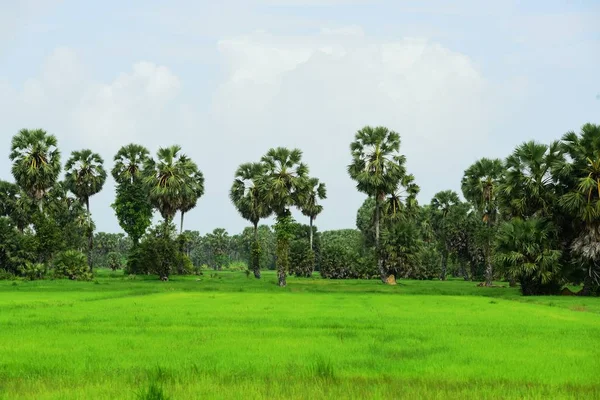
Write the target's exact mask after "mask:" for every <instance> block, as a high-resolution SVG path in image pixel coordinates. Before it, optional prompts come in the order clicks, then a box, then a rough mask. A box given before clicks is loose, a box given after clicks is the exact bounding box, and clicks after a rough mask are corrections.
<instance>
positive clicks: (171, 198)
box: [144, 145, 197, 227]
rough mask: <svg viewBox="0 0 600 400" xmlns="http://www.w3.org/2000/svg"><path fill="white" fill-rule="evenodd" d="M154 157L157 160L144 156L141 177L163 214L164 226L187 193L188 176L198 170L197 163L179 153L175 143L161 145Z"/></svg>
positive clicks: (167, 223)
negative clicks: (169, 145) (143, 176)
mask: <svg viewBox="0 0 600 400" xmlns="http://www.w3.org/2000/svg"><path fill="white" fill-rule="evenodd" d="M157 157H158V161H157V162H155V161H154V160H152V159H148V160H146V162H145V164H144V174H145V175H146V177H145V179H144V181H145V183H146V185H147V187H148V189H149V197H150V202H151V203H152V205H153V206H154V207H155V208H156V209H157V210H158V211H159V212H160V214H161V216H162V217H163V218H164V220H165V227H166V226H168V225H169V224H170V223H171V222H172V221H173V217H174V216H175V213H176V212H177V210H179V209H180V207H181V205H182V203H183V199H184V198H185V196H187V195H188V190H189V182H188V180H189V177H190V176H194V174H195V173H196V172H197V167H196V165H195V164H194V163H193V162H192V161H191V160H190V159H189V158H187V157H186V156H185V155H183V154H182V152H181V146H178V145H175V146H171V147H161V148H160V149H158V153H157Z"/></svg>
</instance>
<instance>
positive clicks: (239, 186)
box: [229, 163, 272, 279]
mask: <svg viewBox="0 0 600 400" xmlns="http://www.w3.org/2000/svg"><path fill="white" fill-rule="evenodd" d="M264 179H265V166H264V165H263V164H261V163H245V164H242V165H240V166H239V167H238V169H237V170H236V172H235V179H234V181H233V185H232V186H231V190H230V192H229V198H230V199H231V201H232V203H233V204H234V206H235V208H236V209H237V210H238V212H239V213H240V214H241V216H242V217H243V218H244V219H247V220H248V221H250V222H251V223H252V226H253V228H254V240H253V244H252V251H251V255H250V269H252V270H253V272H254V277H255V278H256V279H260V252H261V250H260V244H259V241H258V223H259V221H260V220H261V219H262V218H268V217H269V216H270V215H271V213H272V210H271V208H270V207H269V205H268V204H267V203H266V202H265V201H264V199H265V194H263V193H262V192H261V190H264V186H263V185H261V182H262V181H264Z"/></svg>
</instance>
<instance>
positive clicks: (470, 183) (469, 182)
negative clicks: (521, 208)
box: [461, 158, 504, 286]
mask: <svg viewBox="0 0 600 400" xmlns="http://www.w3.org/2000/svg"><path fill="white" fill-rule="evenodd" d="M503 173H504V166H503V164H502V161H500V160H498V159H489V158H482V159H480V160H478V161H477V162H475V163H474V164H473V165H471V166H470V167H469V168H467V170H466V171H465V174H464V177H463V179H462V181H461V187H462V192H463V195H464V196H465V198H466V199H467V200H468V201H470V202H471V203H472V204H473V206H474V207H475V208H476V209H477V210H478V211H479V212H480V213H481V215H482V216H483V217H482V219H483V222H484V223H485V224H486V227H487V229H486V231H485V233H486V235H485V236H486V237H485V258H486V269H485V284H486V286H491V285H492V278H493V273H494V271H493V266H492V235H493V232H492V228H493V227H494V226H495V224H496V220H497V217H498V201H497V200H498V191H499V189H498V188H499V186H500V181H501V179H502V175H503Z"/></svg>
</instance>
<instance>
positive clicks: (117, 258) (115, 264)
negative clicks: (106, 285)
mask: <svg viewBox="0 0 600 400" xmlns="http://www.w3.org/2000/svg"><path fill="white" fill-rule="evenodd" d="M106 266H107V267H108V268H110V269H111V270H113V271H116V270H118V269H121V268H122V267H123V262H122V260H121V255H120V254H119V253H115V252H110V253H108V254H107V255H106Z"/></svg>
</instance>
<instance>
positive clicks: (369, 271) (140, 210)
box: [0, 124, 600, 295]
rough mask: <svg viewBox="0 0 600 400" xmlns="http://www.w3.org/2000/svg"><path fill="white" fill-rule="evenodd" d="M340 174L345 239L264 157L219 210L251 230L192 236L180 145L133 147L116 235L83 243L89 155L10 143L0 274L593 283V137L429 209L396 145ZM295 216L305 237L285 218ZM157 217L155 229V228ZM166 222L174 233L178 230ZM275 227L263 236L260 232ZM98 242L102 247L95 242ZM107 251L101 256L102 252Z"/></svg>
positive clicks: (596, 213) (441, 198)
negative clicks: (354, 196)
mask: <svg viewBox="0 0 600 400" xmlns="http://www.w3.org/2000/svg"><path fill="white" fill-rule="evenodd" d="M349 155H350V159H351V162H350V163H349V165H348V166H347V172H348V175H349V177H350V178H351V179H353V180H354V181H355V182H356V188H357V190H358V191H359V192H362V193H364V194H366V196H367V198H366V200H365V202H364V203H363V205H362V206H361V207H360V209H359V210H357V217H356V229H346V230H339V231H326V232H318V229H317V228H316V226H315V225H314V221H315V219H316V218H317V217H318V216H319V215H320V214H321V212H322V211H323V207H322V205H321V204H320V203H321V200H323V199H325V198H326V196H327V191H326V187H325V184H324V183H322V182H321V181H320V180H319V179H318V178H316V177H314V176H311V175H310V173H309V167H308V166H307V165H306V164H305V163H304V162H303V161H302V151H301V150H299V149H288V148H283V147H277V148H272V149H270V150H269V151H267V152H266V153H265V155H264V156H263V157H261V158H260V159H259V160H256V161H254V162H247V163H243V164H241V165H240V166H239V168H238V169H237V170H236V171H235V173H234V177H233V183H232V186H231V189H230V193H229V197H230V200H231V202H232V204H233V205H234V207H235V208H236V209H237V211H238V212H239V214H240V216H241V217H242V218H244V219H245V220H247V221H248V222H249V224H250V225H251V226H250V227H248V228H246V229H245V230H244V231H243V232H242V233H241V234H237V235H232V236H230V235H229V234H228V233H227V232H226V231H225V230H224V229H215V230H214V231H213V232H211V233H209V234H206V235H204V236H201V235H200V234H199V233H198V232H193V231H186V230H184V217H185V214H186V213H187V212H189V211H190V210H192V209H193V208H194V207H196V205H197V202H198V199H199V198H200V197H202V196H203V194H204V176H203V174H202V172H201V171H200V169H199V168H198V166H197V164H196V163H195V162H194V161H193V160H191V159H190V158H189V157H187V156H186V155H185V153H183V151H182V148H181V147H180V146H170V147H164V148H160V149H159V150H158V152H157V153H156V156H155V157H152V156H151V154H150V152H149V151H148V149H146V148H145V147H144V146H142V145H139V144H129V145H126V146H124V147H122V148H121V149H120V150H119V151H118V152H117V154H116V155H115V156H114V167H113V169H112V170H111V171H110V172H111V174H112V176H113V178H114V179H115V182H116V195H115V200H114V202H113V204H112V207H113V209H114V211H115V215H116V217H117V219H118V221H119V225H120V226H121V228H122V229H123V231H124V232H125V233H126V235H123V234H121V235H120V236H118V238H116V237H114V236H111V235H110V234H105V233H94V231H95V226H94V222H93V219H92V217H91V211H90V201H89V200H90V197H92V196H94V195H95V194H97V193H98V192H100V191H101V190H102V188H103V185H104V183H105V181H106V177H107V172H106V171H105V169H104V161H103V160H102V158H101V157H100V155H99V154H97V153H94V152H93V151H91V150H89V149H84V150H80V151H75V152H73V153H72V154H71V155H70V157H69V158H68V160H67V162H66V163H65V166H64V168H65V169H64V172H65V173H64V178H63V179H62V180H60V179H59V176H60V173H61V171H62V164H61V153H60V151H59V149H58V144H57V139H56V137H55V136H54V135H50V134H48V133H47V132H45V131H43V130H26V129H24V130H21V131H20V132H19V133H17V134H16V135H15V136H14V137H13V139H12V142H11V152H10V159H11V161H12V175H13V177H14V183H11V182H0V196H1V197H0V200H1V203H0V204H1V207H0V239H1V240H2V241H1V244H0V270H2V271H3V272H2V273H0V275H3V276H25V277H29V278H32V279H33V278H42V277H45V276H49V273H50V272H51V273H52V274H53V275H55V276H57V275H58V276H61V277H69V278H71V279H88V278H89V277H90V276H91V275H92V273H93V272H92V268H93V266H94V264H98V265H102V266H108V267H111V268H119V267H120V266H121V265H123V267H124V268H125V270H126V271H127V272H129V273H154V274H156V275H158V276H159V277H160V278H161V279H163V280H166V279H168V277H169V275H170V274H174V273H180V274H186V273H194V272H195V273H200V272H201V267H202V266H205V267H207V268H214V269H222V268H231V267H232V266H234V265H236V264H237V265H238V267H236V268H240V269H246V268H247V271H249V272H250V273H253V274H254V276H255V277H256V278H259V279H260V277H261V275H260V271H261V269H262V270H264V269H267V268H270V269H275V270H277V276H278V283H279V285H281V286H285V285H286V277H287V275H288V274H289V273H292V274H295V275H297V276H311V275H312V272H313V271H314V270H319V271H320V274H321V276H323V277H325V278H340V279H342V278H377V279H380V280H381V281H382V282H384V283H387V284H394V283H395V281H396V279H397V278H411V279H434V278H437V279H441V280H445V279H447V277H448V276H449V275H453V276H458V277H462V278H464V279H466V280H481V281H483V283H482V284H483V285H486V286H491V285H493V281H495V280H496V281H497V280H504V281H507V282H509V283H510V284H511V285H516V284H518V285H520V288H521V291H522V292H523V294H526V295H529V294H555V293H558V292H560V290H561V289H562V288H563V287H564V286H565V285H568V284H583V289H582V290H581V292H580V294H586V295H588V294H598V293H599V289H598V288H599V286H600V285H599V283H600V266H599V260H600V228H599V226H600V202H599V199H600V126H598V125H594V124H586V125H584V126H583V127H582V128H581V131H580V132H579V133H575V132H568V133H567V134H565V135H564V136H563V137H562V138H561V139H560V140H557V141H554V142H552V143H550V144H543V143H538V142H535V141H529V142H525V143H522V144H521V145H519V146H517V147H516V148H515V150H514V152H513V153H512V154H510V155H508V157H507V158H506V159H504V160H501V159H489V158H482V159H480V160H478V161H477V162H475V163H474V164H473V165H471V166H470V167H469V168H467V169H466V170H465V173H464V176H463V178H462V180H461V191H462V195H463V198H464V201H463V200H461V198H460V197H459V195H458V193H456V192H454V191H451V190H441V191H440V192H438V193H437V194H436V195H435V196H434V197H433V199H432V200H431V202H430V203H429V204H424V205H421V204H419V203H418V201H417V196H418V194H419V186H418V185H417V184H416V181H415V177H414V176H413V175H412V174H410V173H409V172H408V171H407V168H406V157H405V155H404V154H402V152H401V140H400V135H399V134H398V133H396V132H394V131H392V130H389V129H387V128H385V127H381V126H379V127H370V126H367V127H364V128H363V129H361V130H359V131H358V132H356V134H355V137H354V140H353V141H352V142H351V144H350V154H349ZM293 209H296V210H298V211H300V212H301V213H302V214H303V215H304V216H305V217H306V222H307V224H302V223H299V222H297V221H295V220H294V218H293V217H292V210H293ZM155 211H157V212H158V213H160V215H161V216H162V219H163V220H162V222H161V223H159V224H157V225H156V226H152V215H153V213H154V212H155ZM177 213H179V216H180V220H179V229H177V228H176V227H175V221H174V219H175V217H176V215H177ZM272 216H274V217H275V224H274V225H273V227H272V228H271V227H269V226H266V225H264V224H263V225H261V221H263V220H265V219H268V218H270V217H272ZM109 242H110V243H111V244H110V245H109V244H108V243H109ZM109 248H110V250H108V249H109Z"/></svg>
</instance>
